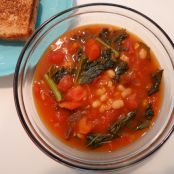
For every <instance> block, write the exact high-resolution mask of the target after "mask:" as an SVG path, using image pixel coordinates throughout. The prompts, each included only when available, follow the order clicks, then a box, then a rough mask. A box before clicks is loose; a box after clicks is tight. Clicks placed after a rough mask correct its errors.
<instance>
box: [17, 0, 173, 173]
mask: <svg viewBox="0 0 174 174" xmlns="http://www.w3.org/2000/svg"><path fill="white" fill-rule="evenodd" d="M87 24H111V25H115V26H120V27H122V28H126V29H127V30H128V31H130V32H132V33H135V34H136V35H138V36H139V37H140V38H141V39H142V40H143V41H144V42H145V43H146V44H147V45H148V46H150V47H151V49H152V50H153V52H154V54H155V55H156V57H157V59H158V62H159V64H160V66H161V68H162V69H164V75H163V82H164V95H163V100H162V104H161V109H160V112H159V115H158V117H157V119H156V121H155V124H154V126H153V127H152V128H151V129H150V130H149V131H148V133H146V134H145V135H144V136H142V137H141V138H140V139H139V140H137V141H136V142H134V143H132V144H131V145H129V146H126V147H125V148H122V149H120V150H117V151H114V152H112V153H109V152H108V153H107V152H92V151H91V152H85V151H80V150H77V149H74V148H72V147H69V146H67V145H66V144H64V143H63V142H62V141H59V140H58V139H56V138H55V137H54V136H53V135H52V134H51V133H50V132H49V131H48V129H47V128H46V127H45V125H44V124H43V122H42V120H41V119H40V117H39V115H38V113H37V111H36V108H35V104H34V100H33V95H32V82H33V74H34V71H35V68H36V66H37V63H38V61H39V59H40V58H41V56H42V54H43V53H44V51H45V50H46V48H47V47H48V46H49V45H50V44H51V43H52V42H53V41H54V40H55V39H56V38H58V37H59V36H60V35H62V34H63V33H64V32H65V31H67V30H69V29H72V28H74V27H78V26H82V25H87ZM173 60H174V44H173V43H172V41H171V39H170V38H169V36H168V35H167V34H166V33H165V32H164V30H163V29H162V28H161V27H159V26H158V25H157V24H156V23H155V22H154V21H152V20H151V19H150V18H148V17H147V16H145V15H144V14H142V13H140V12H138V11H136V10H134V9H131V8H128V7H125V6H121V5H116V4H108V3H95V4H85V5H81V6H77V7H74V8H71V9H68V10H65V11H64V12H62V13H59V14H57V15H55V16H53V17H52V18H50V19H49V20H48V21H46V22H45V23H44V24H43V25H42V26H41V27H40V28H39V29H38V30H36V32H35V33H34V34H33V35H32V37H31V38H30V40H29V41H28V42H27V43H26V45H25V47H24V48H23V51H22V52H21V55H20V57H19V60H18V63H17V66H16V71H15V76H14V99H15V104H16V109H17V112H18V115H19V118H20V120H21V123H22V125H23V127H24V129H25V130H26V132H27V134H28V135H29V137H30V138H31V140H32V141H33V142H34V143H35V144H36V145H37V146H38V147H39V148H40V149H41V150H42V151H43V152H44V153H45V154H46V155H48V156H49V157H51V158H52V159H54V160H56V161H57V162H60V163H63V164H65V165H67V166H71V167H76V168H80V169H87V170H98V171H110V170H118V169H121V168H125V167H127V166H131V165H132V164H135V163H137V162H140V161H141V160H143V159H145V158H146V157H148V156H149V155H151V154H152V153H153V152H154V151H156V150H157V149H158V148H159V147H160V146H161V145H162V144H163V143H164V142H165V141H166V140H167V138H168V137H169V135H170V134H171V132H172V130H173V126H174V114H173V108H174V78H173V75H174V69H173Z"/></svg>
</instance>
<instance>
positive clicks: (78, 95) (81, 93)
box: [65, 85, 87, 101]
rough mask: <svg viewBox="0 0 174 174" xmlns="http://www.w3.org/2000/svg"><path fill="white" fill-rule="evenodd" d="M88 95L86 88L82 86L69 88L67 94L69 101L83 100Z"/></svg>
mask: <svg viewBox="0 0 174 174" xmlns="http://www.w3.org/2000/svg"><path fill="white" fill-rule="evenodd" d="M86 95H87V92H86V90H84V88H83V87H82V86H80V85H79V86H74V87H72V88H71V89H69V90H68V91H67V93H66V95H65V98H66V99H67V100H68V101H82V100H83V99H84V98H85V97H86Z"/></svg>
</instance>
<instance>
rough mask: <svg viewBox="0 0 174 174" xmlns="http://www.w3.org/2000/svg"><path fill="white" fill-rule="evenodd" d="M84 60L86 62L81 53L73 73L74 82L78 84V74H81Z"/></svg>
mask: <svg viewBox="0 0 174 174" xmlns="http://www.w3.org/2000/svg"><path fill="white" fill-rule="evenodd" d="M85 62H86V57H85V56H84V55H82V56H81V57H80V61H79V66H78V68H77V70H76V74H75V83H76V84H79V81H80V79H79V78H80V76H81V72H82V70H83V67H84V65H85Z"/></svg>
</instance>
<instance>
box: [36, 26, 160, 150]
mask: <svg viewBox="0 0 174 174" xmlns="http://www.w3.org/2000/svg"><path fill="white" fill-rule="evenodd" d="M125 33H126V34H125ZM120 34H123V35H122V36H123V37H122V38H121V36H120ZM119 36H120V38H121V39H122V40H121V41H120V42H119V41H118V40H119V39H120V38H119ZM114 37H115V40H114ZM97 38H100V41H103V42H105V43H106V44H107V45H106V44H103V43H102V42H100V41H99V40H98V39H97ZM108 45H109V47H108ZM110 48H113V49H114V50H116V51H117V52H118V53H119V54H118V55H117V54H115V53H114V52H113V51H111V49H110ZM106 51H108V54H109V53H110V59H112V60H113V61H117V60H118V59H119V61H121V62H122V63H123V64H126V65H127V69H126V70H125V72H124V73H122V74H121V75H120V76H119V77H117V76H116V67H115V65H114V67H111V68H110V67H109V68H106V69H104V70H102V71H101V72H100V73H98V75H97V76H96V77H95V78H93V79H92V80H91V81H90V82H89V81H87V82H85V83H84V82H83V83H82V81H81V82H80V81H79V80H78V79H77V77H78V78H80V77H81V75H82V73H83V68H84V66H85V65H84V64H85V63H86V62H88V63H89V64H90V65H91V63H92V62H93V63H94V62H96V61H100V59H102V58H101V57H102V56H103V55H104V52H106ZM82 59H84V60H85V61H84V62H85V63H84V62H83V63H82ZM105 64H106V63H105ZM53 66H54V68H55V67H56V69H57V70H59V69H61V68H62V67H64V69H65V70H71V71H69V72H68V73H64V75H62V76H61V78H59V79H58V80H53V81H54V83H55V84H56V88H57V89H58V91H59V92H60V93H61V96H62V97H61V100H60V101H57V100H56V98H55V96H54V94H53V92H52V90H51V88H50V86H49V85H48V83H47V82H46V81H45V79H44V75H45V74H46V73H47V74H48V75H50V73H49V72H50V69H51V68H50V67H53ZM101 66H102V65H101ZM117 68H118V67H117ZM72 69H73V70H72ZM79 69H80V70H79ZM99 69H100V68H99ZM159 69H160V66H159V64H158V63H157V60H156V58H155V56H154V54H153V53H152V51H151V50H150V48H149V47H148V46H147V45H145V43H143V41H142V40H140V39H139V38H138V37H137V36H135V35H133V34H132V33H130V32H128V31H127V30H125V29H120V28H118V27H115V26H110V25H88V26H82V27H79V28H75V29H73V30H71V31H68V32H67V33H65V34H64V35H62V36H61V37H60V38H58V39H56V40H55V41H54V42H53V43H52V44H51V45H50V46H49V47H48V49H47V50H46V51H45V53H44V54H43V56H42V57H41V59H40V61H39V63H38V65H37V67H36V70H35V74H34V81H33V97H34V101H35V106H36V108H37V111H38V113H39V115H40V117H41V119H42V120H43V122H44V124H45V125H46V127H47V128H48V129H49V131H50V132H52V133H53V134H54V136H56V137H57V138H58V139H60V140H61V141H63V142H64V143H66V144H67V145H69V146H71V147H73V148H76V149H80V150H93V151H113V150H117V149H119V148H122V147H124V146H127V145H129V144H130V143H133V142H134V141H136V140H137V139H139V138H140V137H141V136H143V135H144V134H145V133H146V132H147V131H148V130H149V129H150V127H151V126H152V125H153V123H154V121H155V119H156V117H157V115H158V112H159V109H160V102H161V98H162V87H160V90H158V91H157V92H155V93H154V94H152V95H148V91H149V90H150V89H151V87H152V85H153V80H152V75H153V74H154V73H155V72H156V71H158V70H159ZM95 71H97V70H95ZM95 71H94V72H93V73H92V74H95V73H96V72H95ZM92 74H91V76H92ZM50 76H51V75H50ZM80 80H81V79H80ZM149 105H150V106H151V109H152V110H153V114H152V115H153V116H152V117H151V118H147V116H146V114H145V112H146V111H147V107H148V106H149ZM130 112H134V113H136V114H135V117H133V118H132V119H130V120H129V121H128V122H127V123H126V124H125V125H124V124H120V122H121V121H123V119H124V118H126V116H127V115H128V113H130ZM145 122H146V123H147V122H148V125H146V126H145V127H144V128H142V129H138V130H137V127H138V125H140V124H141V123H145ZM114 123H116V125H117V127H119V126H120V125H121V126H120V127H119V128H118V131H117V133H113V132H112V131H111V126H113V125H114ZM108 134H109V135H112V136H111V137H112V138H109V139H108V140H107V141H104V140H103V142H102V143H100V144H99V145H97V146H95V145H96V144H93V145H92V142H90V136H91V135H92V136H93V135H95V136H96V135H97V136H98V135H108ZM92 141H93V142H94V139H93V140H92Z"/></svg>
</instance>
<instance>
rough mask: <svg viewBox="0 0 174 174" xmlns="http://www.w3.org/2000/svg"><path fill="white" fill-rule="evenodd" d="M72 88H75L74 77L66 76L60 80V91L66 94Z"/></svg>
mask: <svg viewBox="0 0 174 174" xmlns="http://www.w3.org/2000/svg"><path fill="white" fill-rule="evenodd" d="M72 86H73V77H72V76H71V75H65V76H63V77H62V79H61V80H60V82H59V84H58V89H60V90H61V91H63V92H66V91H67V90H68V89H70V88H71V87H72Z"/></svg>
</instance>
